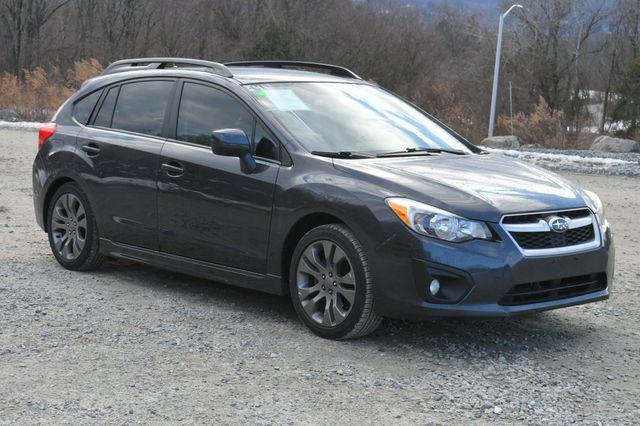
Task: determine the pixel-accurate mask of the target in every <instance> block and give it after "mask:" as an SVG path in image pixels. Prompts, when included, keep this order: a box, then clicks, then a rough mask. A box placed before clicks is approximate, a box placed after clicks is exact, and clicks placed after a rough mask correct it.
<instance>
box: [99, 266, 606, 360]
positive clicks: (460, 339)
mask: <svg viewBox="0 0 640 426" xmlns="http://www.w3.org/2000/svg"><path fill="white" fill-rule="evenodd" d="M92 274H99V275H103V276H110V277H112V278H117V279H118V281H119V282H126V284H128V285H134V286H136V287H145V288H149V290H150V291H151V290H153V291H156V292H158V291H160V292H168V293H171V294H174V295H175V296H176V297H178V298H185V299H191V300H189V301H190V303H201V304H205V305H207V304H211V303H215V304H216V305H218V306H227V305H228V306H233V309H236V310H237V311H238V312H239V313H247V314H248V313H250V314H251V315H254V316H260V317H261V318H260V320H261V321H269V320H272V321H277V322H288V323H290V324H287V325H286V326H291V327H292V334H295V333H310V332H309V331H307V330H306V329H305V327H304V326H303V325H302V324H301V323H300V322H299V320H298V318H297V315H296V313H295V310H294V309H293V307H292V306H291V303H290V301H289V299H288V298H287V297H281V296H275V295H270V294H266V293H261V292H258V291H254V290H248V289H243V288H239V287H234V286H230V285H226V284H223V283H219V282H215V281H210V280H205V279H200V278H196V277H192V276H189V275H184V274H180V273H174V272H167V271H163V270H161V269H157V268H153V267H149V266H145V265H141V264H137V263H133V262H128V261H123V260H118V261H108V262H107V263H106V265H105V266H104V267H103V268H102V269H100V270H99V271H95V272H92ZM594 332H597V328H595V327H594V326H593V325H592V324H590V323H589V322H586V321H583V320H581V319H580V317H579V316H576V315H566V314H564V313H563V312H562V311H554V312H543V313H535V314H530V315H523V316H517V317H512V318H490V319H477V318H433V319H428V320H423V321H402V320H385V321H384V322H383V323H382V325H381V326H380V327H379V328H378V330H377V331H376V332H375V333H373V334H372V335H370V336H367V337H364V338H361V339H357V340H353V341H349V343H348V344H349V345H353V346H354V347H363V348H369V349H374V350H376V351H379V352H386V353H387V354H388V355H394V354H397V355H398V356H405V357H406V356H407V355H408V354H410V352H411V351H413V352H416V353H417V352H420V353H423V352H425V351H428V352H429V353H430V355H433V356H444V357H452V356H453V357H458V358H464V359H469V358H478V357H482V358H484V359H486V358H496V359H497V358H500V357H509V356H517V355H519V354H528V355H531V354H534V355H535V354H541V355H546V356H548V355H552V356H553V355H559V354H563V353H566V352H568V351H571V350H572V349H573V348H574V347H576V346H580V345H581V344H582V343H583V342H585V341H586V340H591V339H592V338H593V333H594ZM301 338H302V337H301ZM304 338H305V339H306V338H308V334H307V336H305V337H304ZM318 342H319V343H321V344H322V345H325V346H326V343H327V342H326V341H324V340H320V339H319V338H318ZM332 344H338V345H341V344H345V343H344V342H333V343H332ZM331 346H332V345H329V346H328V347H329V348H330V347H331Z"/></svg>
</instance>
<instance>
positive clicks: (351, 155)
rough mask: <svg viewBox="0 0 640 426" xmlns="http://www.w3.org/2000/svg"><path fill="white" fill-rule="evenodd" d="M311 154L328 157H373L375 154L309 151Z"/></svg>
mask: <svg viewBox="0 0 640 426" xmlns="http://www.w3.org/2000/svg"><path fill="white" fill-rule="evenodd" d="M311 153H312V154H313V155H320V156H321V157H330V158H375V155H373V154H369V153H366V152H357V151H337V152H336V151H311Z"/></svg>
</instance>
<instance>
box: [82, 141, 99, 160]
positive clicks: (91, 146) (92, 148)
mask: <svg viewBox="0 0 640 426" xmlns="http://www.w3.org/2000/svg"><path fill="white" fill-rule="evenodd" d="M82 150H83V151H84V152H86V153H87V155H88V156H89V157H95V156H97V155H98V154H100V148H99V147H98V145H96V144H95V143H93V142H92V143H88V144H86V145H82Z"/></svg>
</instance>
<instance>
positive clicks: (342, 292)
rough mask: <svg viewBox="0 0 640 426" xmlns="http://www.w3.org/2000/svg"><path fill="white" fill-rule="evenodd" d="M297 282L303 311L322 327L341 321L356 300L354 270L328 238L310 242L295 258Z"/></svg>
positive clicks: (344, 255) (332, 325)
mask: <svg viewBox="0 0 640 426" xmlns="http://www.w3.org/2000/svg"><path fill="white" fill-rule="evenodd" d="M296 284H297V286H296V287H297V291H298V298H299V300H300V304H301V305H302V308H303V310H304V312H305V314H306V315H307V316H308V317H309V318H310V319H312V320H313V321H315V322H316V323H318V324H320V325H323V326H325V327H335V326H337V325H338V324H340V323H342V322H343V321H344V320H345V319H346V318H347V316H348V315H349V312H350V311H351V308H352V307H353V304H354V302H355V296H356V279H355V272H354V270H353V267H352V265H351V262H350V261H349V258H348V257H347V255H346V254H345V252H344V251H343V250H342V249H341V248H340V247H338V245H337V244H336V243H334V242H332V241H329V240H319V241H315V242H313V243H311V244H310V245H309V246H308V247H307V248H306V249H305V250H304V252H303V253H302V255H301V256H300V259H299V260H298V267H297V276H296Z"/></svg>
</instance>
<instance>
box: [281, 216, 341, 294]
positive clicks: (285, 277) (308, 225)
mask: <svg viewBox="0 0 640 426" xmlns="http://www.w3.org/2000/svg"><path fill="white" fill-rule="evenodd" d="M331 223H339V224H342V225H345V226H347V227H349V225H348V224H347V223H345V221H343V220H342V219H340V218H339V217H338V216H336V215H334V214H331V213H324V212H315V213H309V214H307V215H305V216H303V217H301V218H299V219H298V220H297V221H296V222H295V223H294V224H293V226H292V227H291V228H290V229H289V232H288V233H287V236H286V237H285V239H284V243H283V245H282V251H281V257H280V270H281V274H282V290H283V293H285V294H288V293H289V268H290V266H291V256H292V255H293V251H294V250H295V249H296V246H297V245H298V241H300V239H301V238H302V236H303V235H304V234H306V233H307V232H309V231H311V230H312V229H313V228H317V227H318V226H322V225H328V224H331Z"/></svg>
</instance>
